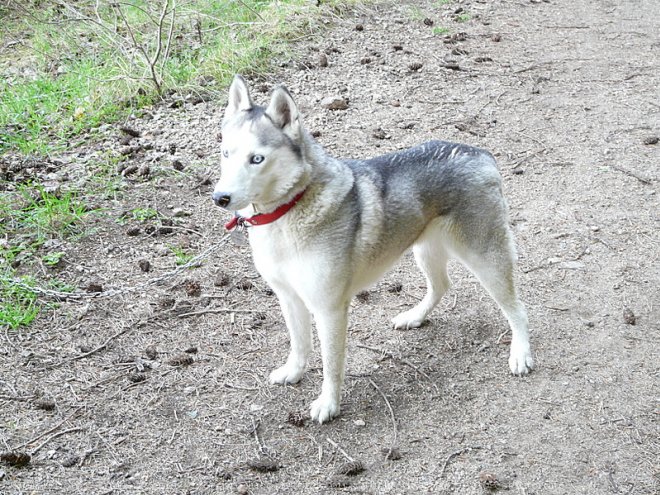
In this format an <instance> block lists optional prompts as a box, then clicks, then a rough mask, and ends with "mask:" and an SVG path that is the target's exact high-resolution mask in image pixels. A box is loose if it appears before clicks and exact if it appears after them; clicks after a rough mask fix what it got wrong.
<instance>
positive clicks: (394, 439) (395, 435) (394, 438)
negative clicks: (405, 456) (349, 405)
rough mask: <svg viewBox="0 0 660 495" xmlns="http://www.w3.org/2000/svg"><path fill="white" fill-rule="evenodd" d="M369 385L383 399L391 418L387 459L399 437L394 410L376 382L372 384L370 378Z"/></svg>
mask: <svg viewBox="0 0 660 495" xmlns="http://www.w3.org/2000/svg"><path fill="white" fill-rule="evenodd" d="M369 383H371V385H372V386H373V387H374V388H375V389H376V390H377V391H378V393H379V394H380V395H381V396H382V397H383V400H384V401H385V404H387V408H388V409H389V410H390V417H391V418H392V442H391V443H390V448H389V450H388V451H387V455H386V456H385V459H389V458H390V456H391V455H392V450H393V449H394V447H396V442H397V438H398V436H399V431H398V429H397V426H396V417H395V416H394V409H392V404H390V401H389V400H388V399H387V396H386V395H385V394H384V393H383V391H382V390H381V389H380V387H379V386H378V385H376V382H374V381H373V380H372V379H371V378H369Z"/></svg>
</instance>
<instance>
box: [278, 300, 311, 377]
mask: <svg viewBox="0 0 660 495" xmlns="http://www.w3.org/2000/svg"><path fill="white" fill-rule="evenodd" d="M273 288H274V289H275V292H276V293H277V296H278V298H279V300H280V306H281V307H282V313H283V314H284V320H285V321H286V326H287V328H288V329H289V338H290V339H291V351H290V352H289V357H288V358H287V360H286V363H285V364H284V366H281V367H279V368H277V369H276V370H273V371H272V372H271V374H270V376H269V380H270V383H272V384H275V383H279V384H286V383H298V382H299V381H300V379H301V378H302V376H303V374H304V373H305V368H306V367H307V360H308V359H309V354H310V353H311V351H312V321H311V316H310V314H309V311H308V310H307V307H306V306H305V303H303V302H302V300H301V299H300V298H299V297H298V296H297V295H296V294H295V293H294V292H293V291H291V290H288V289H284V288H275V287H273Z"/></svg>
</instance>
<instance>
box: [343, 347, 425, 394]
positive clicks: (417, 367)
mask: <svg viewBox="0 0 660 495" xmlns="http://www.w3.org/2000/svg"><path fill="white" fill-rule="evenodd" d="M355 345H356V346H357V347H360V348H362V349H368V350H370V351H374V352H378V353H380V354H382V355H383V357H386V358H389V359H392V360H394V361H400V362H402V363H403V364H405V365H407V366H410V367H411V368H412V369H414V370H415V371H416V372H417V373H419V374H420V375H422V376H423V377H424V378H426V379H427V380H428V381H430V382H431V383H432V385H433V386H434V387H435V388H436V389H437V385H436V384H435V383H433V380H431V377H430V376H429V375H427V374H426V373H424V372H423V371H422V370H421V369H419V366H416V365H414V364H413V363H411V362H410V361H408V360H407V359H404V358H400V357H397V356H395V355H394V354H392V353H391V352H389V351H385V350H383V349H379V348H378V347H371V346H368V345H365V344H355Z"/></svg>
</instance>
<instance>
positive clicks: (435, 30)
mask: <svg viewBox="0 0 660 495" xmlns="http://www.w3.org/2000/svg"><path fill="white" fill-rule="evenodd" d="M448 32H449V28H446V27H440V26H438V27H434V28H433V34H435V35H438V36H439V35H443V34H447V33H448Z"/></svg>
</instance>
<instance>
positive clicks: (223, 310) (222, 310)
mask: <svg viewBox="0 0 660 495" xmlns="http://www.w3.org/2000/svg"><path fill="white" fill-rule="evenodd" d="M263 312H264V311H263V310H262V309H233V308H212V309H203V310H200V311H192V312H190V313H182V314H180V315H178V316H179V318H186V317H188V316H199V315H204V314H214V313H263Z"/></svg>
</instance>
